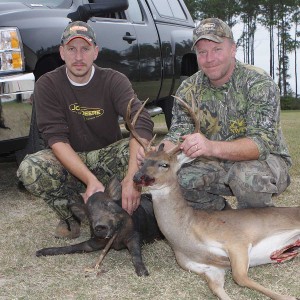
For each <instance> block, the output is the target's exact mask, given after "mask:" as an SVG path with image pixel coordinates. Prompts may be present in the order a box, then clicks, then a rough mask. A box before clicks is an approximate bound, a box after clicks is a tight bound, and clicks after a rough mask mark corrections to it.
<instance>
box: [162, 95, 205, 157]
mask: <svg viewBox="0 0 300 300" xmlns="http://www.w3.org/2000/svg"><path fill="white" fill-rule="evenodd" d="M172 97H173V98H175V99H176V100H177V101H178V102H179V103H180V104H181V105H183V106H184V107H185V108H186V109H187V111H188V113H189V114H190V116H191V118H192V119H193V121H194V124H195V129H194V133H200V109H197V107H196V100H195V98H194V96H193V95H192V107H191V106H190V105H188V104H187V103H186V102H185V101H183V100H182V99H181V98H179V97H177V96H173V95H172ZM179 150H180V145H179V144H178V145H176V146H175V147H174V148H172V149H171V150H169V151H168V152H167V153H168V154H169V155H173V154H175V153H176V152H178V151H179Z"/></svg>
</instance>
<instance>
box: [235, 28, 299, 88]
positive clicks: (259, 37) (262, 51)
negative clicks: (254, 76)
mask: <svg viewBox="0 0 300 300" xmlns="http://www.w3.org/2000/svg"><path fill="white" fill-rule="evenodd" d="M232 31H233V35H234V39H235V40H237V39H238V38H239V37H240V35H241V32H242V25H239V24H237V25H235V26H234V27H233V29H232ZM291 34H293V33H291ZM254 47H255V56H254V64H255V65H256V66H258V67H260V68H262V69H264V70H266V71H267V72H268V73H269V61H270V52H269V33H268V31H267V30H265V29H264V28H262V27H258V30H257V31H256V33H255V43H254ZM298 57H299V58H300V50H299V51H298ZM237 59H239V60H241V61H243V59H244V55H243V51H242V49H241V48H240V49H238V51H237ZM289 59H290V60H289V66H290V70H289V75H291V78H290V79H289V81H288V82H289V84H290V85H291V88H292V89H293V91H294V92H295V77H294V73H295V71H294V63H295V59H294V53H292V54H291V55H289ZM277 66H278V60H277V57H276V58H275V67H277ZM299 66H300V63H299ZM298 74H299V75H298V89H299V88H300V79H299V77H300V70H299V72H298ZM275 80H276V79H275ZM298 93H299V91H298Z"/></svg>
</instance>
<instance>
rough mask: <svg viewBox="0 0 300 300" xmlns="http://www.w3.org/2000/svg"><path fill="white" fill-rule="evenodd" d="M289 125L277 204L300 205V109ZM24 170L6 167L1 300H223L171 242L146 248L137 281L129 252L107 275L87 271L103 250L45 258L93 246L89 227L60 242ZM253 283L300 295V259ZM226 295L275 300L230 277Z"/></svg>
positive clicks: (268, 268) (286, 116)
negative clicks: (19, 173) (286, 167)
mask: <svg viewBox="0 0 300 300" xmlns="http://www.w3.org/2000/svg"><path fill="white" fill-rule="evenodd" d="M161 118H162V117H161V116H159V117H157V118H155V124H156V126H155V130H156V131H157V132H158V133H159V134H160V135H161V134H164V133H165V132H166V129H165V127H164V126H163V125H162V124H161V122H162V119H161ZM282 125H283V131H284V134H285V137H286V140H287V142H288V145H289V149H290V152H291V155H292V158H293V162H294V165H293V168H292V169H291V175H292V183H291V185H290V187H289V188H288V190H287V191H286V192H285V193H284V194H282V195H281V196H279V197H277V198H276V199H275V201H276V204H277V205H280V206H295V205H300V197H299V194H300V173H299V170H300V169H299V168H300V153H299V151H300V150H299V149H300V148H299V145H300V134H299V129H300V111H296V112H295V111H293V112H283V113H282ZM16 169H17V167H16V164H15V163H14V162H6V163H1V164H0V195H1V196H0V203H1V210H0V227H1V231H0V266H1V267H0V300H11V299H24V300H25V299H26V300H27V299H29V300H35V299H37V300H40V299H43V300H44V299H62V300H73V299H78V300H81V299H82V300H85V299H88V300H102V299H104V300H115V299H124V300H127V299H128V300H129V299H130V300H131V299H135V298H138V299H145V300H146V299H151V300H152V299H154V300H169V299H172V300H173V299H174V300H175V299H176V300H183V299H191V300H194V299H195V300H209V299H216V298H215V297H214V296H213V295H212V293H211V292H210V290H209V289H208V287H207V284H206V283H205V281H204V280H203V279H202V278H201V277H199V276H198V275H196V274H194V273H190V272H186V271H184V270H182V269H181V268H180V267H179V266H178V265H177V263H176V261H175V258H174V255H173V252H172V250H171V249H170V247H169V245H168V243H167V242H166V241H159V242H155V243H153V244H151V245H145V246H144V247H143V256H144V261H145V264H146V266H147V268H148V270H149V273H150V276H149V277H145V278H140V277H137V276H136V274H135V272H134V269H133V266H132V263H131V261H130V256H129V254H128V252H127V251H126V250H124V251H114V250H112V251H110V252H109V253H108V254H107V256H106V257H105V259H104V261H103V265H102V267H101V272H100V275H99V276H96V274H88V273H85V269H86V268H87V267H91V266H93V265H94V264H95V262H96V261H97V259H98V257H99V255H100V252H95V253H90V254H74V255H64V256H55V257H43V258H37V257H36V256H35V251H36V250H37V249H40V248H43V247H50V246H63V245H67V244H72V243H75V242H79V241H83V240H86V239H87V238H88V237H89V231H88V227H87V224H84V226H83V233H82V236H81V237H80V238H78V239H76V240H73V241H64V240H57V239H55V238H54V236H53V232H54V229H55V226H56V225H57V222H58V221H57V219H56V217H55V215H54V213H53V212H52V211H51V210H50V209H49V208H48V207H47V206H46V204H45V203H44V202H43V200H41V199H39V198H36V197H34V196H31V195H30V194H29V193H27V192H24V191H22V190H19V189H18V188H17V184H16V183H17V181H16V177H15V172H16ZM249 275H250V277H251V278H253V279H255V280H257V281H258V282H260V283H261V284H263V285H264V286H267V287H269V288H271V289H272V290H275V291H278V292H280V293H283V294H290V295H294V296H298V297H300V284H299V279H300V258H296V259H294V260H293V261H290V262H287V263H283V264H276V265H265V266H259V267H255V268H251V269H250V271H249ZM225 289H226V291H227V292H228V294H229V295H230V296H231V297H232V299H233V300H256V299H257V300H260V299H267V298H266V297H264V296H262V295H261V294H259V293H257V292H255V291H252V290H249V289H247V288H242V287H239V286H238V285H237V284H236V283H235V282H233V280H232V276H231V272H230V271H228V272H227V274H226V282H225Z"/></svg>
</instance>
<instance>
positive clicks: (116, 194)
mask: <svg viewBox="0 0 300 300" xmlns="http://www.w3.org/2000/svg"><path fill="white" fill-rule="evenodd" d="M105 192H106V193H107V195H108V196H109V197H110V198H112V199H113V200H120V199H121V198H122V186H121V182H120V181H119V180H118V178H117V177H116V176H113V177H112V178H111V179H110V182H109V184H108V186H107V187H106V189H105Z"/></svg>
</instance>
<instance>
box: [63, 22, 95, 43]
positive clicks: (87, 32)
mask: <svg viewBox="0 0 300 300" xmlns="http://www.w3.org/2000/svg"><path fill="white" fill-rule="evenodd" d="M76 38H82V39H84V40H85V41H87V42H88V43H89V44H90V45H92V44H93V43H94V44H95V45H96V35H95V32H94V30H93V29H92V27H91V26H89V25H88V24H87V23H85V22H82V21H76V22H72V23H70V24H69V25H68V26H67V27H66V28H65V30H64V32H63V34H62V36H61V44H64V45H66V44H68V43H69V42H70V41H72V40H73V39H76Z"/></svg>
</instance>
